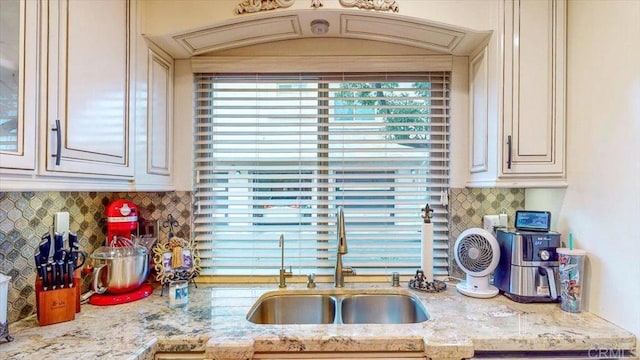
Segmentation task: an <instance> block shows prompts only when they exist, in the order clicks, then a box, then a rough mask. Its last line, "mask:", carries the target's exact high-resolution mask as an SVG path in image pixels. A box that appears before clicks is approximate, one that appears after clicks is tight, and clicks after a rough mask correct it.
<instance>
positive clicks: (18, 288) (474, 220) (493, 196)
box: [0, 188, 525, 322]
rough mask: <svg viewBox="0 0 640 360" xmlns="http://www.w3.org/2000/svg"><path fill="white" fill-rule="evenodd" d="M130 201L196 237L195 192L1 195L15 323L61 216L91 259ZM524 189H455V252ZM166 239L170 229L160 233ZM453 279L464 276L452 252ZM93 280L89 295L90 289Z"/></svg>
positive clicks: (0, 246) (1, 241)
mask: <svg viewBox="0 0 640 360" xmlns="http://www.w3.org/2000/svg"><path fill="white" fill-rule="evenodd" d="M121 198H124V199H128V200H131V201H132V202H134V203H135V204H136V205H137V206H138V211H139V214H140V218H142V219H145V220H152V221H156V220H160V221H163V220H165V219H166V218H167V217H168V216H169V214H171V215H173V217H174V218H175V219H177V220H178V222H179V224H180V227H179V229H174V231H175V232H176V235H178V236H181V237H185V238H190V233H191V223H192V205H191V204H192V203H193V194H192V193H191V192H166V193H165V192H157V193H156V192H153V193H99V192H0V271H2V272H3V273H5V274H8V275H9V276H11V278H12V280H11V283H10V289H9V313H8V319H9V322H14V321H16V320H19V319H22V318H24V317H27V316H29V315H31V314H33V313H34V312H35V291H34V288H33V284H34V282H35V277H36V274H35V269H34V264H33V254H34V252H35V249H36V247H37V245H38V243H39V241H40V237H41V236H42V235H43V234H44V233H46V232H47V231H48V229H49V227H50V226H52V225H53V219H54V215H55V213H56V212H58V211H67V212H69V214H70V224H69V225H70V230H71V231H73V232H77V233H78V235H79V238H80V243H81V247H82V249H83V250H84V251H86V252H87V253H89V254H91V253H92V252H93V250H95V249H96V248H97V247H99V246H100V245H102V243H103V242H104V239H105V236H106V223H105V219H104V217H105V215H104V213H105V207H106V205H107V204H109V203H110V202H111V201H113V200H116V199H121ZM524 205H525V204H524V189H466V188H464V189H451V190H450V194H449V211H450V214H449V216H450V221H449V235H450V239H451V240H450V243H451V248H453V243H454V242H455V240H456V238H457V237H458V235H460V233H461V232H462V231H464V230H466V229H468V228H470V227H482V216H483V215H488V214H498V213H500V212H501V211H502V210H503V209H504V211H506V212H507V214H508V215H509V220H510V221H513V217H514V216H515V211H516V210H518V209H523V208H524ZM160 236H161V237H162V236H166V229H162V228H161V229H160ZM449 255H450V257H449V259H451V261H450V262H449V263H450V265H449V267H450V270H449V272H450V274H451V275H452V276H455V277H461V278H462V277H464V273H463V272H462V271H461V270H460V269H459V268H458V267H457V265H456V264H455V260H453V259H454V257H453V252H452V249H451V250H450V254H449ZM87 280H88V279H85V281H84V285H83V286H84V287H83V291H86V290H87V286H88V282H87Z"/></svg>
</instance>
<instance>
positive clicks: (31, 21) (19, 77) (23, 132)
mask: <svg viewBox="0 0 640 360" xmlns="http://www.w3.org/2000/svg"><path fill="white" fill-rule="evenodd" d="M40 6H41V4H40V2H39V1H23V0H3V1H0V168H2V172H3V173H6V172H17V173H24V172H26V173H33V171H34V170H35V168H36V126H37V120H38V117H37V116H38V102H37V101H38V84H37V79H38V77H37V74H38V59H39V47H38V45H39V30H40V18H39V15H40Z"/></svg>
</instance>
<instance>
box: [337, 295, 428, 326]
mask: <svg viewBox="0 0 640 360" xmlns="http://www.w3.org/2000/svg"><path fill="white" fill-rule="evenodd" d="M340 309H341V314H342V322H343V323H344V324H411V323H420V322H423V321H427V320H429V316H428V315H427V311H426V310H425V308H424V306H422V303H421V302H420V301H419V300H418V299H416V298H415V297H413V296H409V295H401V294H383V295H380V294H363V295H352V296H348V297H345V298H344V299H342V302H341V307H340Z"/></svg>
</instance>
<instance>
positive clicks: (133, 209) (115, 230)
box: [106, 199, 138, 246]
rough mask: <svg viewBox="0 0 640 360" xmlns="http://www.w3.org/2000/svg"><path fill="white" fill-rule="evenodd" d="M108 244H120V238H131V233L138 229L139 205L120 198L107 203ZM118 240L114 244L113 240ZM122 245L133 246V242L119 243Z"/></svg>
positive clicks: (135, 232)
mask: <svg viewBox="0 0 640 360" xmlns="http://www.w3.org/2000/svg"><path fill="white" fill-rule="evenodd" d="M106 213H107V214H106V215H107V243H106V245H107V246H118V244H117V242H118V241H123V240H120V239H118V238H124V239H129V240H130V241H131V240H132V239H131V235H132V234H134V235H136V234H137V230H138V207H137V206H136V204H134V203H133V202H131V201H129V200H125V199H120V200H116V201H113V202H111V203H109V205H107V208H106ZM114 241H115V242H116V243H115V244H112V242H114ZM119 245H120V246H132V245H133V243H130V244H127V243H124V244H119Z"/></svg>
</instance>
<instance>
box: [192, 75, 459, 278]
mask: <svg viewBox="0 0 640 360" xmlns="http://www.w3.org/2000/svg"><path fill="white" fill-rule="evenodd" d="M449 78H450V73H449V72H442V71H440V72H427V73H349V74H346V73H341V74H332V73H328V74H313V73H304V74H275V73H269V74H237V73H234V74H231V73H225V74H205V73H200V74H196V75H195V101H196V112H195V177H194V178H195V186H194V188H195V206H196V209H195V213H194V223H195V227H194V234H195V239H196V241H197V246H198V249H199V251H200V255H201V258H202V267H203V272H202V274H203V275H214V276H218V275H219V276H227V275H241V276H259V275H268V276H276V275H277V273H278V271H277V269H278V268H279V267H280V265H281V249H280V248H279V246H278V239H279V237H280V234H282V235H283V236H284V243H285V266H287V267H289V266H292V268H293V272H294V274H295V275H304V274H308V273H316V274H319V275H329V274H332V271H333V267H334V265H335V260H336V259H335V257H336V216H335V214H336V210H337V208H338V207H343V208H344V212H345V223H346V230H347V240H348V247H349V253H348V254H347V255H345V256H344V263H345V265H348V266H351V267H353V268H354V269H356V271H357V273H358V275H388V274H390V273H391V272H393V271H398V272H400V273H402V274H412V273H414V272H415V270H416V269H417V268H419V267H420V239H421V233H420V229H421V223H422V218H421V211H420V209H421V208H423V207H424V206H425V204H427V203H428V204H429V205H430V206H431V207H433V208H435V213H434V219H433V222H434V227H435V234H434V237H435V243H434V248H435V254H434V257H435V259H434V263H435V269H434V273H435V274H436V275H447V268H448V256H447V254H448V223H447V219H448V214H447V209H446V207H445V206H441V205H440V202H441V195H442V194H443V192H445V191H447V189H448V184H449V150H448V147H449Z"/></svg>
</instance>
